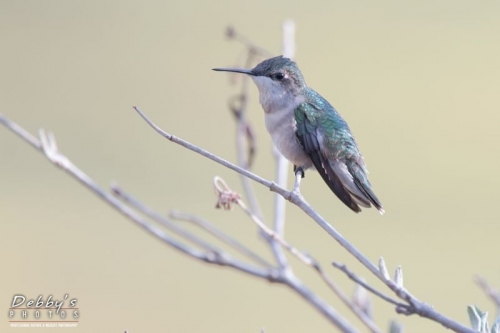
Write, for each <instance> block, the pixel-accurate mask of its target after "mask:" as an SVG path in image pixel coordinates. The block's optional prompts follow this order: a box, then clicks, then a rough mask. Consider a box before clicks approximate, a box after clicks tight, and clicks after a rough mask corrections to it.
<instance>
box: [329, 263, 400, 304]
mask: <svg viewBox="0 0 500 333" xmlns="http://www.w3.org/2000/svg"><path fill="white" fill-rule="evenodd" d="M332 265H333V267H335V268H338V269H339V270H341V271H342V272H344V273H345V274H346V275H347V277H348V278H349V279H351V280H353V281H354V282H356V283H357V284H359V285H361V286H362V287H363V288H365V289H366V290H368V291H369V292H371V293H372V294H374V295H376V296H377V297H380V298H381V299H383V300H384V301H386V302H388V303H391V304H393V305H395V306H397V307H408V306H407V305H406V304H403V303H401V302H399V301H397V300H395V299H394V298H392V297H389V296H387V295H385V294H384V293H382V292H380V291H378V290H377V289H375V288H373V287H372V286H370V285H369V284H368V283H366V282H365V281H363V279H361V278H360V277H359V276H357V275H356V274H354V273H353V272H351V271H350V270H349V269H348V268H347V266H346V265H344V264H339V263H336V262H334V263H332Z"/></svg>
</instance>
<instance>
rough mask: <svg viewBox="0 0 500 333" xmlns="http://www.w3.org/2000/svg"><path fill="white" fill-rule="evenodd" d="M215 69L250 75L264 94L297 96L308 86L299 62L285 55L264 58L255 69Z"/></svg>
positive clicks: (215, 69) (216, 69)
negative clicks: (298, 64) (298, 65)
mask: <svg viewBox="0 0 500 333" xmlns="http://www.w3.org/2000/svg"><path fill="white" fill-rule="evenodd" d="M214 71H225V72H235V73H243V74H247V75H250V77H251V78H252V79H253V81H254V82H255V84H256V85H257V88H259V92H260V94H261V97H262V95H270V94H272V95H274V96H285V95H289V94H291V95H293V96H297V95H298V94H299V93H300V92H301V90H302V88H304V87H305V86H306V83H305V81H304V77H303V76H302V73H301V72H300V70H299V68H298V67H297V64H295V62H293V61H292V60H290V59H288V58H285V57H283V56H278V57H274V58H270V59H267V60H264V61H263V62H261V63H260V64H258V65H257V66H255V68H253V69H250V70H249V69H238V68H214Z"/></svg>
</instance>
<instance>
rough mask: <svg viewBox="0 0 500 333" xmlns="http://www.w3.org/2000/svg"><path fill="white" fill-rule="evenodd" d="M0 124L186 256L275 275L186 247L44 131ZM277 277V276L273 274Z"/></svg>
mask: <svg viewBox="0 0 500 333" xmlns="http://www.w3.org/2000/svg"><path fill="white" fill-rule="evenodd" d="M0 123H1V124H3V125H4V126H5V127H7V128H8V129H10V130H11V131H12V132H14V133H15V134H17V135H18V136H19V137H21V138H22V139H23V140H25V141H26V142H28V143H29V144H30V145H31V146H32V147H33V148H35V149H37V150H38V151H40V152H42V153H44V154H45V156H46V157H47V158H48V160H49V161H50V162H52V163H53V164H54V165H56V166H57V167H59V168H61V169H62V170H64V171H66V173H68V174H69V175H71V176H72V177H73V178H75V179H76V180H78V181H79V182H80V183H81V184H82V185H84V186H85V187H87V188H88V189H89V190H90V191H92V192H93V193H94V194H96V195H97V196H99V197H100V198H101V199H103V200H104V201H105V202H106V203H108V204H109V205H110V206H111V207H112V208H114V209H116V210H117V211H118V212H120V213H121V214H122V215H124V216H125V217H127V218H128V219H130V220H131V221H133V222H134V223H135V224H137V225H138V226H140V227H142V228H143V229H145V230H146V231H147V232H149V233H150V234H152V235H153V236H155V237H156V238H158V239H160V240H161V241H163V242H164V243H166V244H168V245H169V246H171V247H173V248H174V249H176V250H178V251H180V252H182V253H184V254H187V255H188V256H190V257H192V258H195V259H198V260H201V261H204V262H207V263H211V264H216V265H220V266H228V267H232V268H234V269H237V270H239V271H241V272H244V273H247V274H250V275H253V276H257V277H260V278H263V279H266V280H269V281H273V280H274V279H275V278H276V277H275V276H273V275H272V274H270V272H269V271H268V270H265V269H262V268H258V267H254V266H251V265H248V264H245V263H242V262H240V261H237V260H235V259H233V258H231V257H230V256H229V255H227V254H225V253H220V252H212V251H208V252H204V251H200V250H198V249H195V248H193V247H191V246H188V245H186V244H184V243H182V242H180V241H178V240H176V239H174V238H172V237H170V236H169V235H167V234H166V233H165V232H164V231H163V230H161V229H160V228H158V227H156V226H154V225H152V224H150V223H149V222H147V221H146V220H145V219H144V218H143V217H142V216H140V215H139V214H138V213H136V212H135V211H134V210H133V209H132V208H130V207H128V206H127V205H125V204H123V203H122V202H120V201H119V200H118V199H116V198H115V197H113V195H111V194H110V193H108V192H106V191H105V190H103V189H102V188H101V187H99V186H98V185H97V184H96V183H95V182H94V181H93V180H92V179H91V178H90V177H88V176H87V175H86V174H85V173H84V172H83V171H81V170H80V169H78V168H77V167H76V166H75V165H74V164H73V163H71V161H70V160H69V159H68V158H67V157H66V156H64V155H63V154H62V153H61V152H59V150H57V145H56V142H55V139H54V136H53V135H51V134H49V135H47V134H45V131H43V130H41V131H40V139H37V138H36V137H34V136H33V135H31V134H30V133H28V132H27V131H26V130H24V129H23V128H21V127H20V126H19V125H17V124H15V123H14V122H12V121H10V120H8V119H7V118H6V117H5V116H3V115H2V114H0ZM277 278H278V279H279V276H278V277H277Z"/></svg>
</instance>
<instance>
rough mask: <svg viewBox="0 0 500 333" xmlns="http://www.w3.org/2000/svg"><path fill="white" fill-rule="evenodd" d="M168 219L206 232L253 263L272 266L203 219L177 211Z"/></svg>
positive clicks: (172, 212)
mask: <svg viewBox="0 0 500 333" xmlns="http://www.w3.org/2000/svg"><path fill="white" fill-rule="evenodd" d="M169 215H170V217H171V218H173V219H175V220H178V221H186V222H191V223H193V224H194V225H196V226H198V227H200V228H201V229H203V230H205V231H207V232H208V233H210V234H211V235H213V236H214V237H216V238H217V239H219V240H221V241H222V242H224V243H226V244H227V245H229V246H230V247H231V248H233V249H234V250H236V251H237V252H239V253H241V254H243V255H244V256H246V257H248V258H249V259H252V260H254V261H255V262H257V263H259V264H261V265H263V266H266V267H272V264H270V263H269V262H267V261H266V260H265V259H263V258H262V257H261V256H259V255H258V254H256V253H255V252H253V251H252V250H250V249H249V248H247V247H246V246H245V245H243V244H241V243H240V242H238V241H237V240H236V239H234V238H233V237H231V236H229V235H228V234H226V233H225V232H223V231H222V230H219V229H217V228H216V227H215V226H214V225H213V224H211V223H210V222H208V221H207V220H205V219H202V218H201V217H199V216H195V215H192V214H186V213H181V212H178V211H171V212H170V214H169Z"/></svg>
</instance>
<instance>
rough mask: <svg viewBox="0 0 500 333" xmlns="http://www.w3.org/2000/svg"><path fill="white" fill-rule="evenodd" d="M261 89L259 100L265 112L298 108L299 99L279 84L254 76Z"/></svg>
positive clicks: (263, 77) (254, 80)
mask: <svg viewBox="0 0 500 333" xmlns="http://www.w3.org/2000/svg"><path fill="white" fill-rule="evenodd" d="M252 80H253V82H255V84H256V85H257V88H258V89H259V95H260V97H259V99H260V104H261V105H262V108H263V109H264V112H266V113H271V112H274V111H278V110H282V109H290V108H292V107H293V108H295V107H297V105H298V104H300V103H297V97H298V96H294V95H293V94H292V93H291V92H290V91H287V90H286V89H285V88H284V87H283V86H282V85H281V84H280V83H279V82H277V81H274V80H272V79H270V78H269V77H267V76H252Z"/></svg>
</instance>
